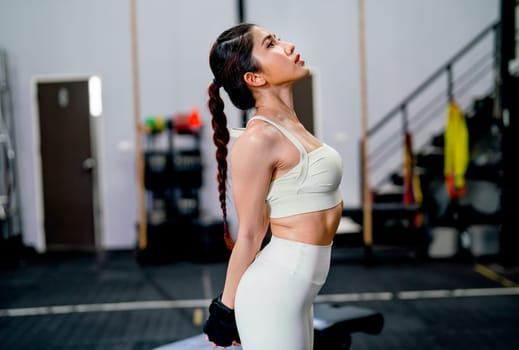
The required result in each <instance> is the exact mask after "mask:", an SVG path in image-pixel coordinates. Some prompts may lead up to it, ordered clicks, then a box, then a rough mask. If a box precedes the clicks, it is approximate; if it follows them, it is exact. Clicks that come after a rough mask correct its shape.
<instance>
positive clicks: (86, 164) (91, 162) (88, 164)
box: [81, 157, 96, 171]
mask: <svg viewBox="0 0 519 350" xmlns="http://www.w3.org/2000/svg"><path fill="white" fill-rule="evenodd" d="M95 165H96V160H95V159H94V158H91V157H89V158H87V159H85V160H84V161H83V163H82V164H81V167H82V168H83V170H84V171H91V170H92V169H94V167H95Z"/></svg>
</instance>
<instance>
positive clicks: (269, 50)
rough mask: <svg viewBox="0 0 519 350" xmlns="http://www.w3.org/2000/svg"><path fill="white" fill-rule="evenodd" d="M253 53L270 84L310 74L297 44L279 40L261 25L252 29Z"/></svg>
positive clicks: (290, 81)
mask: <svg viewBox="0 0 519 350" xmlns="http://www.w3.org/2000/svg"><path fill="white" fill-rule="evenodd" d="M252 31H253V37H254V47H253V49H252V55H253V57H254V58H255V59H256V61H257V62H258V64H259V66H260V68H261V72H260V73H261V75H262V76H263V78H264V79H265V80H266V82H267V83H268V84H269V85H285V84H287V83H293V82H295V81H297V80H299V79H301V78H304V77H305V76H307V75H308V74H309V72H310V71H309V69H308V68H307V67H306V66H305V61H304V60H303V59H302V58H301V56H300V55H299V54H298V53H297V52H295V45H294V44H292V43H289V42H286V41H281V40H279V39H278V38H277V37H276V36H275V35H274V34H272V33H270V32H268V31H266V30H265V29H263V28H260V27H254V28H253V29H252Z"/></svg>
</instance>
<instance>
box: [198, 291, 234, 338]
mask: <svg viewBox="0 0 519 350" xmlns="http://www.w3.org/2000/svg"><path fill="white" fill-rule="evenodd" d="M204 333H205V334H207V336H208V338H209V340H210V341H212V342H213V343H215V344H216V345H218V346H231V345H232V344H233V341H236V342H238V343H239V342H240V336H239V334H238V328H236V319H235V318H234V310H233V309H230V308H228V307H227V306H225V305H224V304H223V303H222V301H221V296H218V297H216V298H214V299H213V301H212V302H211V305H210V306H209V318H208V319H207V321H205V324H204Z"/></svg>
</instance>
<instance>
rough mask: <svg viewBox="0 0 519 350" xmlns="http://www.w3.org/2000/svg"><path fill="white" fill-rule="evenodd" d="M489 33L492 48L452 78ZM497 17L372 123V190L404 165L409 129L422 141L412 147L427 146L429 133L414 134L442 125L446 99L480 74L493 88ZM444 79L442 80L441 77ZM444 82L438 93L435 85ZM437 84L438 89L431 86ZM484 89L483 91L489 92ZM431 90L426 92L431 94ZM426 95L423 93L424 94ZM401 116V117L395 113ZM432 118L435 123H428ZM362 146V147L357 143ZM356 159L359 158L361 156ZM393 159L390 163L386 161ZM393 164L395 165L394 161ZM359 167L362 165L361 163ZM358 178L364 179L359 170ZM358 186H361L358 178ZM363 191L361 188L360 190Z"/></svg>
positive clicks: (476, 80) (461, 91)
mask: <svg viewBox="0 0 519 350" xmlns="http://www.w3.org/2000/svg"><path fill="white" fill-rule="evenodd" d="M489 35H493V45H492V50H491V52H485V53H484V54H483V55H481V56H480V57H479V58H478V59H476V60H475V61H474V62H473V63H472V64H470V65H469V67H468V68H465V69H464V71H463V72H461V73H460V74H459V75H458V78H457V79H455V78H454V72H453V69H454V67H455V65H456V64H458V63H460V61H461V60H462V59H464V58H466V57H467V54H468V53H469V52H475V51H476V50H475V48H476V47H477V46H478V44H480V43H481V42H482V41H483V40H485V39H486V38H487V37H488V36H489ZM498 35H499V21H496V22H494V23H492V24H491V25H489V26H487V27H486V28H485V29H484V30H482V31H481V32H480V33H479V34H478V35H477V36H475V37H474V38H473V39H472V40H470V41H469V42H468V43H467V44H466V45H465V46H464V47H462V48H461V49H460V50H459V51H458V52H457V53H456V54H455V55H453V56H452V57H451V58H450V59H449V60H448V61H447V62H446V63H444V64H443V65H441V66H440V67H439V68H438V69H437V70H436V71H435V72H434V73H433V74H432V75H431V76H429V77H428V78H427V79H425V80H424V81H423V82H422V83H421V84H420V85H419V86H418V87H417V88H416V89H415V90H414V91H412V92H411V93H410V94H409V95H408V96H407V97H406V98H404V99H403V100H402V101H401V102H400V103H398V104H397V105H396V106H395V107H394V108H393V109H392V110H390V112H389V113H387V114H386V115H385V116H384V117H382V118H381V119H380V120H379V121H378V122H377V123H376V124H375V125H373V126H372V127H371V128H369V130H368V131H367V137H368V143H369V144H370V145H373V144H375V147H374V148H373V149H371V150H369V151H368V169H369V173H370V174H371V178H372V179H371V181H370V182H371V183H372V185H370V187H371V189H372V192H377V191H378V190H379V189H380V188H381V187H382V186H383V185H384V184H386V183H387V182H388V181H389V179H390V174H391V173H393V172H395V171H398V169H402V168H403V160H402V159H403V156H404V150H403V147H404V146H403V145H404V135H405V134H406V133H407V132H411V134H413V135H414V139H415V140H417V139H420V140H422V142H423V141H424V140H425V143H423V144H420V145H419V146H416V145H415V146H413V148H414V149H421V150H423V149H424V148H426V147H427V142H429V141H430V139H431V136H432V135H429V137H427V136H426V137H423V138H422V137H420V138H419V137H416V136H418V135H416V134H423V133H424V132H432V131H434V132H436V131H438V130H437V129H436V130H434V129H435V127H436V128H439V129H442V128H443V127H444V125H445V121H444V120H442V121H441V122H438V117H439V116H445V113H444V112H445V110H446V108H447V103H448V102H451V101H453V100H454V99H455V98H456V99H461V97H462V96H463V95H464V94H466V93H467V92H469V90H470V89H471V88H472V87H474V86H475V85H476V84H477V83H479V82H480V81H481V80H482V79H483V78H485V77H488V75H489V74H492V73H494V75H493V76H492V79H491V80H492V83H491V84H490V85H491V86H490V87H489V88H488V91H495V88H494V87H495V86H496V84H497V82H496V79H497V74H496V72H497V67H498V61H497V60H498V58H497V54H496V53H497V52H498V50H497V45H498V43H499V40H498V39H499V38H498V37H497V36H498ZM442 78H443V79H445V81H444V82H442V81H441V80H442ZM439 84H445V85H446V86H445V85H443V86H444V88H440V92H439V93H438V92H437V90H438V85H439ZM434 87H436V89H437V90H434V89H433V88H434ZM428 89H429V90H434V92H435V95H434V96H433V97H432V98H430V99H429V100H428V101H427V102H426V103H425V104H424V105H423V106H421V108H419V109H417V110H415V111H414V112H412V113H410V109H411V103H412V102H416V101H418V100H420V98H425V97H427V96H426V90H428ZM488 91H486V92H485V93H488ZM430 93H431V92H429V94H430ZM424 96H425V97H424ZM398 116H400V119H397V117H398ZM433 122H435V123H436V124H435V125H433V126H431V124H433ZM359 149H362V147H359ZM359 159H362V157H360V158H359ZM388 163H392V164H393V166H387V165H386V164H388ZM395 164H396V165H395ZM360 169H362V166H360ZM360 178H361V179H363V177H362V174H361V177H360ZM361 188H363V184H362V180H361ZM360 192H361V193H363V191H360Z"/></svg>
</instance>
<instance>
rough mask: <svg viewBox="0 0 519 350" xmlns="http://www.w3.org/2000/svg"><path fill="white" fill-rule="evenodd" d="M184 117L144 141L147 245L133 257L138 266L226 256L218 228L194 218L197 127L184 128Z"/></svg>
mask: <svg viewBox="0 0 519 350" xmlns="http://www.w3.org/2000/svg"><path fill="white" fill-rule="evenodd" d="M191 116H192V114H191ZM186 117H187V115H177V116H176V117H172V118H171V119H170V120H168V121H166V122H165V123H164V124H161V127H160V128H159V130H155V131H151V132H148V133H146V136H145V137H146V142H145V143H144V150H143V158H144V188H145V201H144V202H145V208H146V235H147V239H146V241H147V246H146V248H145V249H144V250H141V251H140V252H139V254H138V260H139V262H141V263H144V264H148V263H168V262H174V261H178V260H193V259H195V260H200V259H203V260H219V259H221V258H226V256H227V251H226V249H225V244H224V243H223V223H222V222H221V221H214V220H208V219H206V218H205V219H204V218H201V217H200V196H199V191H200V188H201V187H202V178H203V165H202V154H201V147H200V142H201V131H202V128H201V125H200V124H198V125H196V126H195V127H192V126H190V125H189V123H186V120H187V119H186ZM179 120H180V121H179Z"/></svg>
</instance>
